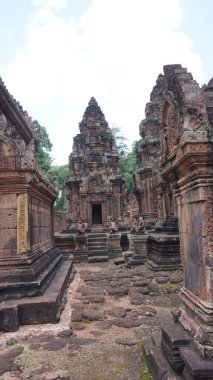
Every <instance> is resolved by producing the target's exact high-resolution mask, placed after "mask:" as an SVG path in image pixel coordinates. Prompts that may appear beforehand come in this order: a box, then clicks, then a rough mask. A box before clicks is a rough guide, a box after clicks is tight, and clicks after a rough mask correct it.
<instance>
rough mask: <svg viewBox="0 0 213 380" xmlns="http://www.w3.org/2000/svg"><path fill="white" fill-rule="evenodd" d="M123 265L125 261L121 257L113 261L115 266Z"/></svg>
mask: <svg viewBox="0 0 213 380" xmlns="http://www.w3.org/2000/svg"><path fill="white" fill-rule="evenodd" d="M124 263H125V259H124V258H123V257H118V258H117V259H115V260H114V264H115V265H121V264H124Z"/></svg>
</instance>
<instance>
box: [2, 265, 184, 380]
mask: <svg viewBox="0 0 213 380" xmlns="http://www.w3.org/2000/svg"><path fill="white" fill-rule="evenodd" d="M75 270H76V274H75V278H74V281H73V282H72V283H71V284H70V286H69V289H68V293H67V303H66V306H65V309H64V311H63V313H62V316H61V319H60V322H59V323H58V324H55V325H53V324H49V325H36V326H22V327H21V328H20V329H19V331H17V332H15V333H5V334H3V333H1V335H0V380H3V379H4V380H17V379H22V380H25V379H29V380H30V379H32V380H42V379H43V380H44V379H46V380H56V379H64V380H65V379H67V380H68V379H70V380H150V379H152V377H151V374H150V373H149V371H148V368H147V366H146V362H145V358H144V354H143V351H142V345H141V338H142V337H144V336H147V335H149V334H151V333H154V332H155V331H158V330H160V328H161V323H167V321H169V320H171V319H172V316H171V310H172V309H177V308H178V307H179V305H180V302H181V300H180V297H179V295H178V293H179V289H180V287H181V285H182V272H180V271H175V272H158V273H156V272H152V271H150V269H148V268H147V267H146V266H145V265H144V266H138V267H136V268H134V269H127V268H124V267H121V266H115V264H114V263H113V261H110V262H108V263H99V264H87V263H84V264H77V265H75Z"/></svg>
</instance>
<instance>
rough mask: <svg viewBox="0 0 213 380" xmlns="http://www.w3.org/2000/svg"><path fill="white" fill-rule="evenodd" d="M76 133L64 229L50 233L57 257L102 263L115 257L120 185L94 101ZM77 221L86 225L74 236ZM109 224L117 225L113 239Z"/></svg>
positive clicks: (111, 144) (110, 140)
mask: <svg viewBox="0 0 213 380" xmlns="http://www.w3.org/2000/svg"><path fill="white" fill-rule="evenodd" d="M79 129H80V133H79V134H78V135H77V136H75V137H74V139H73V140H74V141H73V150H72V153H71V154H70V156H69V176H68V178H67V180H66V183H65V194H66V199H67V201H66V208H67V222H68V224H67V229H66V230H65V231H63V232H62V233H59V234H56V235H55V241H56V244H57V247H58V248H59V250H60V251H61V252H63V253H66V252H69V253H73V254H74V261H85V260H86V261H87V260H89V261H93V260H94V261H100V260H102V261H107V260H108V259H109V258H112V257H114V256H116V255H118V254H120V253H121V247H120V240H121V233H120V232H121V231H122V230H125V229H126V226H125V223H124V212H125V209H126V186H125V181H124V179H123V177H122V175H121V171H120V166H119V154H118V150H117V147H116V144H115V139H114V137H113V134H112V132H111V130H110V128H109V126H108V123H107V122H106V120H105V116H104V114H103V112H102V110H101V108H100V107H99V105H98V103H97V102H96V100H95V99H94V98H91V99H90V101H89V104H88V107H87V108H86V110H85V112H84V115H83V119H82V121H81V122H80V123H79ZM79 220H81V221H82V223H83V224H84V225H85V226H86V229H85V234H82V235H78V234H76V225H77V222H78V221H79ZM112 220H114V221H115V222H116V223H117V225H118V231H117V233H114V234H113V235H112V234H109V225H110V222H111V221H112Z"/></svg>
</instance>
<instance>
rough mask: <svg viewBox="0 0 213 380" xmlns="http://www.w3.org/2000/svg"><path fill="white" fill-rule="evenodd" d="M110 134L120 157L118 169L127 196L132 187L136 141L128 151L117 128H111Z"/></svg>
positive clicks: (125, 140)
mask: <svg viewBox="0 0 213 380" xmlns="http://www.w3.org/2000/svg"><path fill="white" fill-rule="evenodd" d="M111 131H112V134H113V136H114V138H115V142H116V146H117V149H118V153H119V155H120V158H121V160H120V167H121V172H122V175H123V177H124V179H125V181H126V186H127V193H128V194H129V193H130V192H131V190H132V186H133V172H134V170H135V166H136V147H137V141H134V142H133V144H132V150H131V151H129V148H128V145H127V139H126V137H124V136H122V135H121V130H120V128H119V127H115V126H113V127H112V128H111Z"/></svg>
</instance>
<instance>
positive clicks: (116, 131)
mask: <svg viewBox="0 0 213 380" xmlns="http://www.w3.org/2000/svg"><path fill="white" fill-rule="evenodd" d="M110 129H111V131H112V134H113V136H114V139H115V143H116V146H117V149H118V153H119V155H120V158H121V159H123V158H124V157H125V156H126V155H127V152H128V145H127V138H126V137H124V136H122V135H121V130H120V128H119V127H116V126H113V127H112V128H110Z"/></svg>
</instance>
